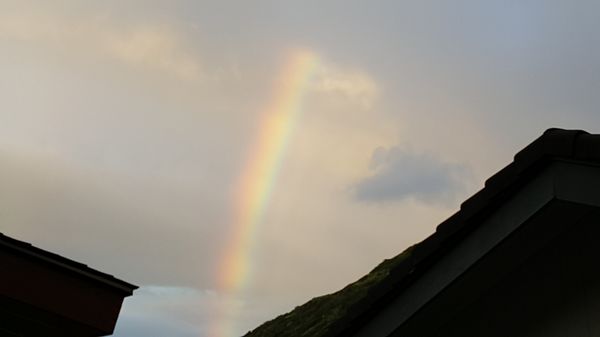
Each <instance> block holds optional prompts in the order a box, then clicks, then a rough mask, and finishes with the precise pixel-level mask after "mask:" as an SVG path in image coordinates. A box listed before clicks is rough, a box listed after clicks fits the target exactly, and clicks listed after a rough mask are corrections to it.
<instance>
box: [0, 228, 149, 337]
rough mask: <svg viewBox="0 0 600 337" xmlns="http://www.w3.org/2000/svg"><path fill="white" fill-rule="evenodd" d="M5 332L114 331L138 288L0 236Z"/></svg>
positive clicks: (23, 336) (85, 336)
mask: <svg viewBox="0 0 600 337" xmlns="http://www.w3.org/2000/svg"><path fill="white" fill-rule="evenodd" d="M0 266H1V268H2V269H1V271H0V336H3V337H17V336H19V337H34V336H35V337H41V336H43V337H58V336H61V337H65V336H66V337H68V336H72V337H75V336H77V337H91V336H107V335H110V334H112V332H113V330H114V327H115V324H116V322H117V317H118V315H119V311H120V309H121V304H122V302H123V299H124V298H125V297H127V296H130V295H132V293H133V290H135V289H137V286H134V285H132V284H129V283H127V282H124V281H121V280H118V279H116V278H114V277H113V276H111V275H108V274H104V273H102V272H99V271H96V270H94V269H92V268H89V267H88V266H86V265H84V264H81V263H78V262H75V261H72V260H69V259H67V258H64V257H62V256H59V255H56V254H53V253H50V252H47V251H44V250H42V249H39V248H36V247H34V246H32V245H31V244H29V243H25V242H22V241H19V240H15V239H12V238H10V237H8V236H5V235H3V234H0Z"/></svg>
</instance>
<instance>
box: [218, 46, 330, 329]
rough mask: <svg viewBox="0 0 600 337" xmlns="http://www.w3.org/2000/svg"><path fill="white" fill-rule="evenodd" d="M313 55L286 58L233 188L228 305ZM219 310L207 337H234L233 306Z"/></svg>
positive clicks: (223, 266)
mask: <svg viewBox="0 0 600 337" xmlns="http://www.w3.org/2000/svg"><path fill="white" fill-rule="evenodd" d="M318 63H319V62H318V57H317V55H316V54H314V53H312V52H310V51H306V50H295V51H293V52H290V53H289V55H288V56H287V58H286V62H285V64H284V67H283V68H282V70H281V72H280V74H279V76H278V77H277V81H276V82H275V85H274V90H273V95H272V98H271V101H270V103H269V104H268V105H267V107H266V109H265V110H264V112H263V113H262V117H261V118H262V119H261V122H260V123H259V125H260V129H259V130H258V134H257V137H256V139H255V142H254V144H253V145H252V146H251V147H250V149H249V151H248V154H249V155H248V159H247V161H246V165H245V167H244V168H243V170H242V172H241V175H240V177H239V182H238V184H237V185H236V195H235V197H234V199H235V201H234V206H233V208H234V221H233V224H232V227H231V228H232V230H231V235H230V241H229V242H228V244H227V247H226V248H225V250H224V254H223V256H222V257H221V259H220V263H219V270H218V271H217V275H218V279H217V282H218V285H219V289H218V290H219V293H220V294H223V295H224V296H227V297H229V298H230V299H231V301H225V302H235V301H233V300H234V299H235V298H236V297H238V296H239V295H240V294H242V293H243V291H244V288H245V287H246V286H247V284H248V282H249V281H250V280H249V279H250V274H251V262H252V261H250V260H249V257H250V256H251V253H252V250H253V248H254V245H255V244H256V239H255V236H256V233H257V232H258V227H259V226H260V224H261V222H262V218H263V216H264V214H265V210H266V208H267V207H268V204H269V200H270V197H271V192H272V190H273V187H274V185H275V184H276V182H277V176H278V174H279V171H280V168H281V165H282V162H283V159H284V157H285V152H286V148H287V145H288V143H289V140H290V137H291V135H292V134H293V129H294V126H295V124H296V121H297V119H298V115H299V114H300V113H301V103H302V100H303V97H304V94H305V93H306V91H307V89H308V87H309V84H310V81H311V78H312V77H313V74H314V73H315V70H316V69H317V66H318ZM230 306H231V307H230V308H221V310H219V311H220V314H219V316H221V317H220V318H219V319H218V322H216V326H215V329H213V333H212V334H211V336H210V337H233V336H231V334H230V331H231V330H233V325H234V322H230V320H232V319H233V318H234V317H235V316H236V313H234V312H233V311H235V308H234V306H235V305H234V304H231V305H230Z"/></svg>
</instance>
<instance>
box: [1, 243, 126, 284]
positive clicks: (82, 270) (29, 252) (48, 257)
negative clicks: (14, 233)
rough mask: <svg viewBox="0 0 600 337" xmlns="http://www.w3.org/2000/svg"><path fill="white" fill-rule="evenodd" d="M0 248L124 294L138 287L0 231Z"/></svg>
mask: <svg viewBox="0 0 600 337" xmlns="http://www.w3.org/2000/svg"><path fill="white" fill-rule="evenodd" d="M0 248H5V249H8V250H10V251H13V252H15V253H18V254H20V255H24V256H27V257H29V258H33V259H35V260H37V261H43V262H44V263H46V264H49V265H51V266H52V267H54V268H57V269H59V270H63V271H65V272H68V273H71V274H76V275H78V276H80V277H83V278H86V279H89V280H93V281H96V282H98V283H101V284H103V285H105V286H108V287H110V288H111V289H113V290H116V291H119V292H121V293H123V295H125V296H129V295H131V294H132V293H133V291H134V290H135V289H137V288H138V286H136V285H133V284H130V283H128V282H125V281H122V280H119V279H117V278H115V277H114V276H112V275H109V274H106V273H103V272H100V271H97V270H95V269H92V268H90V267H88V266H87V265H85V264H83V263H79V262H76V261H73V260H70V259H68V258H66V257H63V256H60V255H57V254H54V253H51V252H49V251H46V250H43V249H40V248H38V247H35V246H33V245H32V244H30V243H27V242H24V241H19V240H16V239H13V238H11V237H8V236H6V235H4V234H2V233H0Z"/></svg>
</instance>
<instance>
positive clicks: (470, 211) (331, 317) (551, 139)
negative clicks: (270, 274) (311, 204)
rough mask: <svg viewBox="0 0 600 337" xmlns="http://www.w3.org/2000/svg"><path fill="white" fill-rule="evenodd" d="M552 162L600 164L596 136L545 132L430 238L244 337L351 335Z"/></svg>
mask: <svg viewBox="0 0 600 337" xmlns="http://www.w3.org/2000/svg"><path fill="white" fill-rule="evenodd" d="M556 160H566V161H574V162H586V163H596V164H600V135H592V134H589V133H587V132H585V131H582V130H563V129H556V128H553V129H548V130H546V131H545V132H544V133H543V134H542V135H541V136H540V137H539V138H538V139H536V140H535V141H534V142H532V143H531V144H529V145H528V146H527V147H525V148H524V149H523V150H521V151H520V152H518V153H517V154H516V155H515V157H514V160H513V162H512V163H510V164H509V165H507V166H506V167H504V168H503V169H502V170H500V171H499V172H497V173H496V174H494V175H493V176H492V177H490V178H489V179H488V180H487V181H486V182H485V185H484V188H483V189H481V190H480V191H479V192H477V193H475V194H474V195H473V196H472V197H470V198H469V199H467V200H466V201H464V202H463V203H462V204H461V207H460V210H459V211H458V212H456V213H455V214H454V215H452V216H450V217H449V218H448V219H447V220H445V221H444V222H442V223H441V224H439V225H438V226H437V228H436V231H435V232H434V233H433V234H431V235H430V236H429V237H428V238H426V239H425V240H423V241H422V242H420V243H418V244H416V245H414V246H412V247H410V248H409V249H407V250H406V251H405V252H403V253H401V254H399V255H398V256H396V257H394V258H392V259H390V260H386V261H384V262H383V263H382V264H380V265H379V266H377V267H376V268H375V269H374V270H373V271H371V272H370V273H369V274H368V275H366V276H365V277H363V278H361V279H360V280H358V281H357V282H355V283H352V284H350V285H348V286H346V287H345V288H344V289H342V290H340V291H338V292H336V293H333V294H330V295H326V296H322V297H318V298H315V299H313V300H311V301H309V302H307V303H306V304H304V305H302V306H300V307H297V308H296V309H294V310H293V311H292V312H290V313H288V314H285V315H282V316H280V317H278V318H277V319H275V320H272V321H269V322H267V323H265V324H263V325H261V326H260V327H258V328H256V329H255V330H253V331H252V332H250V333H248V334H247V335H246V336H248V337H259V336H260V337H266V336H314V337H317V336H326V337H334V336H348V335H350V334H351V333H352V332H353V331H356V330H357V329H358V328H360V327H361V326H362V325H363V324H364V323H365V322H367V321H369V319H371V318H372V317H373V316H374V315H376V314H377V313H378V312H379V311H380V310H381V308H382V307H385V306H386V305H387V304H388V303H390V301H392V300H393V299H394V298H396V297H397V295H398V294H400V293H402V292H403V290H404V289H406V287H407V286H408V285H410V284H412V282H413V281H415V280H416V279H418V278H419V277H420V275H422V274H423V272H424V271H426V270H427V269H429V268H430V267H431V266H432V265H433V264H434V263H435V262H436V261H437V260H439V259H440V257H442V256H444V254H445V253H446V252H448V251H449V250H450V249H451V248H452V247H454V246H455V245H456V244H457V243H458V242H460V241H461V240H462V239H463V238H464V237H465V236H466V235H467V234H469V233H470V232H472V231H473V230H474V229H475V228H477V227H478V226H479V225H481V224H482V221H481V220H482V219H484V218H485V217H486V216H488V215H489V214H490V213H491V212H493V211H494V210H495V209H497V208H498V207H499V205H501V204H502V203H504V202H505V201H506V200H507V199H509V198H511V196H513V195H514V194H515V193H516V192H517V191H518V190H519V189H520V188H521V186H523V184H524V183H526V182H528V181H530V180H531V179H532V178H533V177H535V176H536V174H538V173H539V172H540V171H541V170H542V169H544V168H545V167H547V166H548V165H549V164H550V163H551V162H553V161H556ZM307 313H308V314H307ZM294 327H302V328H301V329H295V328H294ZM305 327H317V328H316V329H307V328H305ZM294 331H296V332H294Z"/></svg>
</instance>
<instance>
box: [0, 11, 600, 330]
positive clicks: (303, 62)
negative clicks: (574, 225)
mask: <svg viewBox="0 0 600 337" xmlns="http://www.w3.org/2000/svg"><path fill="white" fill-rule="evenodd" d="M598 13H600V3H598V2H596V1H585V0H582V1H577V2H575V1H566V0H565V1H552V0H550V1H530V0H527V1H513V0H503V1H494V0H491V1H474V0H473V1H467V0H465V1H441V0H440V1H429V0H425V1H423V0H419V1H401V0H395V1H379V0H371V1H354V0H350V1H349V0H344V1H341V0H327V1H323V0H319V1H316V0H305V1H293V0H289V1H262V0H256V1H184V0H169V1H166V0H165V1H151V0H147V1H141V0H140V1H136V0H119V1H117V0H106V1H67V0H56V1H41V0H40V1H27V0H25V1H22V0H20V1H10V0H0V74H1V76H0V182H1V184H2V185H1V188H0V232H2V233H4V234H6V235H9V236H12V237H15V238H18V239H20V240H24V241H27V242H31V243H32V244H34V245H36V246H38V247H40V248H43V249H46V250H49V251H52V252H55V253H58V254H61V255H64V256H67V257H69V258H71V259H74V260H76V261H80V262H83V263H86V264H88V265H89V266H91V267H93V268H95V269H98V270H101V271H103V272H107V273H110V274H113V275H115V276H116V277H118V278H121V279H124V280H126V281H129V282H131V283H134V284H137V285H139V286H140V289H139V290H137V291H136V292H135V294H134V296H133V297H130V298H127V299H126V300H125V302H124V305H123V308H122V311H121V315H120V317H119V321H118V324H117V327H116V330H115V334H114V336H116V337H142V336H144V337H162V336H172V337H192V336H194V337H235V336H240V335H242V334H243V333H245V332H246V331H248V330H250V329H252V328H254V327H256V326H258V325H259V324H260V323H262V322H264V321H265V320H268V319H271V318H274V317H276V316H277V315H279V314H282V313H285V312H287V311H289V310H291V309H293V308H294V307H295V306H297V305H300V304H302V303H304V302H306V301H307V300H309V299H310V298H312V297H315V296H319V295H323V294H325V293H329V292H333V291H336V290H338V289H340V288H342V287H343V286H344V285H346V284H348V283H350V282H353V281H354V280H356V279H358V278H359V277H360V276H362V275H364V274H366V273H367V272H368V271H369V270H371V269H372V268H373V267H374V266H375V265H377V264H378V263H379V262H381V261H382V260H383V259H385V258H389V257H392V256H395V255H396V254H398V253H400V252H401V251H403V250H404V249H405V248H407V247H408V246H410V245H411V244H413V243H416V242H418V241H420V240H422V239H424V238H425V237H427V236H428V235H429V234H430V233H432V232H433V231H434V230H435V226H436V225H437V224H438V223H440V222H441V221H442V220H444V219H445V218H447V217H448V216H449V215H451V214H452V213H454V212H455V211H457V210H458V209H459V207H460V203H461V201H463V200H465V199H466V198H467V197H468V196H470V195H472V194H473V193H475V192H476V191H477V190H479V189H480V188H481V187H482V186H483V183H484V181H485V179H487V178H488V177H489V176H491V175H492V174H493V173H494V172H496V171H498V170H500V169H501V168H502V167H504V166H505V165H507V164H508V163H509V162H510V161H511V160H512V157H513V155H514V154H515V153H516V152H517V151H518V150H519V149H521V148H523V147H524V146H525V145H527V144H528V143H530V142H531V141H533V140H534V139H535V138H537V137H538V136H539V135H540V134H541V133H542V132H543V131H544V130H545V129H547V128H550V127H562V128H577V129H585V130H587V131H589V132H592V133H598V132H600V112H599V111H598V107H599V106H600V95H599V93H600V20H599V18H598V15H599V14H598Z"/></svg>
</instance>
